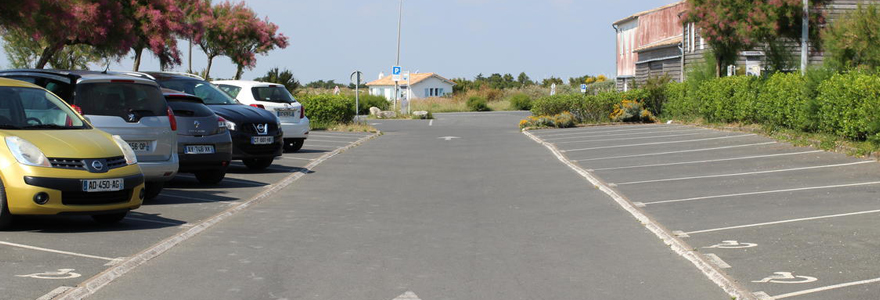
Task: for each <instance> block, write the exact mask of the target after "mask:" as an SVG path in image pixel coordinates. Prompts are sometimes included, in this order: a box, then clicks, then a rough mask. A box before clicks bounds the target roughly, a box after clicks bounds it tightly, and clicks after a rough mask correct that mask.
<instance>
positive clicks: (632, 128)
mask: <svg viewBox="0 0 880 300" xmlns="http://www.w3.org/2000/svg"><path fill="white" fill-rule="evenodd" d="M620 127H625V128H627V129H617V128H615V129H611V130H584V129H570V130H572V131H574V130H577V131H578V132H565V133H553V134H548V135H544V136H541V138H542V139H543V138H548V137H554V136H566V135H573V134H584V133H602V132H605V133H608V132H630V131H639V130H644V129H645V128H651V127H656V128H682V127H684V126H666V125H643V126H634V125H624V126H620ZM591 129H592V128H591Z"/></svg>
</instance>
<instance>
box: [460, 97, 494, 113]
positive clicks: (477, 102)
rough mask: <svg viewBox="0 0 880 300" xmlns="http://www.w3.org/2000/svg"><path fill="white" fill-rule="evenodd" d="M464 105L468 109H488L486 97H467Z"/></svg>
mask: <svg viewBox="0 0 880 300" xmlns="http://www.w3.org/2000/svg"><path fill="white" fill-rule="evenodd" d="M466 105H467V107H468V109H469V110H470V111H489V104H488V102H487V101H486V98H483V97H480V96H473V97H470V98H468V100H467V103H466Z"/></svg>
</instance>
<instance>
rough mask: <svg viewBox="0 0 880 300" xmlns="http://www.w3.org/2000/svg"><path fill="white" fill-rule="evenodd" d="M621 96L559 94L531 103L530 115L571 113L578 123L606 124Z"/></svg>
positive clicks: (606, 94) (608, 94)
mask: <svg viewBox="0 0 880 300" xmlns="http://www.w3.org/2000/svg"><path fill="white" fill-rule="evenodd" d="M622 99H623V94H621V93H617V92H607V93H600V94H599V95H595V96H594V95H586V96H585V95H581V94H561V95H554V96H548V97H543V98H539V99H537V100H535V101H534V102H533V103H532V114H533V115H536V116H553V115H558V114H562V113H565V112H568V113H571V114H572V115H573V116H574V117H575V119H576V120H577V121H578V122H584V123H597V122H607V121H609V119H608V117H609V115H611V112H612V111H613V110H614V105H615V104H618V103H620V101H622Z"/></svg>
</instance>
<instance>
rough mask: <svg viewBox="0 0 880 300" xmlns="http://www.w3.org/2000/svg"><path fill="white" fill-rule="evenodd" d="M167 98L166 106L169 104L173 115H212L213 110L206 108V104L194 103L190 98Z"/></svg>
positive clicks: (199, 116)
mask: <svg viewBox="0 0 880 300" xmlns="http://www.w3.org/2000/svg"><path fill="white" fill-rule="evenodd" d="M167 99H168V106H171V109H172V110H173V111H174V115H175V116H179V117H196V118H201V117H210V116H213V115H214V111H212V110H211V109H210V108H208V106H206V105H204V104H202V103H196V102H194V101H192V100H186V99H178V98H170V97H169V98H167Z"/></svg>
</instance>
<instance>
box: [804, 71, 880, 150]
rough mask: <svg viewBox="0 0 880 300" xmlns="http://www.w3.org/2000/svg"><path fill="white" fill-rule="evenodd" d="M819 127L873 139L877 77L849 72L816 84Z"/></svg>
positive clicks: (878, 103)
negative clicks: (817, 86)
mask: <svg viewBox="0 0 880 300" xmlns="http://www.w3.org/2000/svg"><path fill="white" fill-rule="evenodd" d="M817 101H818V104H819V122H820V124H819V128H820V129H821V130H822V131H825V132H828V133H832V134H837V135H841V136H844V137H848V138H852V139H857V140H864V139H868V138H870V139H871V140H876V139H877V137H878V133H880V77H878V76H871V75H867V74H863V73H858V72H853V73H847V74H838V75H834V76H833V77H831V79H829V80H827V81H825V82H823V83H822V84H821V85H819V96H818V98H817Z"/></svg>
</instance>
